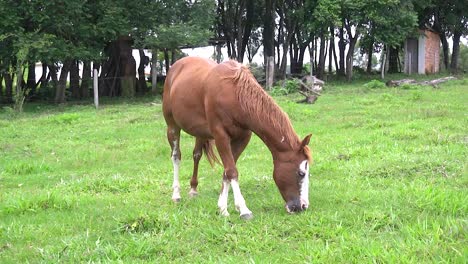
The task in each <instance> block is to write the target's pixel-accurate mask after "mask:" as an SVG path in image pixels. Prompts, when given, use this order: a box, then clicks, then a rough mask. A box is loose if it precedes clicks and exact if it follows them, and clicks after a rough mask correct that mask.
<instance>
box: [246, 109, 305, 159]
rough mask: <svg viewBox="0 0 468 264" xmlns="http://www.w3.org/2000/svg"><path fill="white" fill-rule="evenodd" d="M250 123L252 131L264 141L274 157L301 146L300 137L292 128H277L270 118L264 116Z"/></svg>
mask: <svg viewBox="0 0 468 264" xmlns="http://www.w3.org/2000/svg"><path fill="white" fill-rule="evenodd" d="M250 123H251V125H250V127H251V130H252V131H253V132H254V133H255V134H256V135H257V136H259V137H260V139H262V141H263V142H264V143H265V145H266V146H267V147H268V149H269V150H270V152H271V153H272V155H273V157H275V156H277V155H278V154H279V153H282V152H285V151H290V150H293V149H294V148H296V146H297V144H300V142H299V138H298V136H297V135H296V133H295V132H294V131H293V130H292V128H291V127H275V126H273V125H272V124H271V122H270V121H269V120H268V118H266V117H265V118H262V116H260V118H259V119H258V120H251V122H250ZM287 128H289V129H287ZM291 130H292V131H291Z"/></svg>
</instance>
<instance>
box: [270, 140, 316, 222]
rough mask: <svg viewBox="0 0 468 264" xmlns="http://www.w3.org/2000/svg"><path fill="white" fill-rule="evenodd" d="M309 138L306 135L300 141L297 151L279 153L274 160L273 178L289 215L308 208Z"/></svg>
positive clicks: (310, 159) (310, 157)
mask: <svg viewBox="0 0 468 264" xmlns="http://www.w3.org/2000/svg"><path fill="white" fill-rule="evenodd" d="M310 137H311V135H308V136H306V137H305V138H304V140H302V142H301V144H300V146H299V149H295V150H292V151H287V152H284V153H281V154H280V155H278V157H277V158H276V159H275V160H274V166H275V167H274V170H273V178H274V179H275V183H276V185H277V186H278V189H279V191H280V193H281V196H283V199H284V200H285V201H286V210H287V211H288V212H289V213H293V212H300V211H302V210H305V209H307V208H308V207H309V165H310V162H311V161H312V155H311V153H310V150H309V147H308V146H307V145H308V144H309V140H310Z"/></svg>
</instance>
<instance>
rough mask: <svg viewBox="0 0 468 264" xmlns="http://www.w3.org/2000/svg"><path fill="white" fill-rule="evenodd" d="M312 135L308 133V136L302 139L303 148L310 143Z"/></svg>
mask: <svg viewBox="0 0 468 264" xmlns="http://www.w3.org/2000/svg"><path fill="white" fill-rule="evenodd" d="M310 137H312V134H309V135H307V136H306V137H305V138H304V139H303V140H302V143H301V149H302V148H304V147H305V146H307V145H309V142H310Z"/></svg>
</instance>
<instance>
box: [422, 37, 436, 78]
mask: <svg viewBox="0 0 468 264" xmlns="http://www.w3.org/2000/svg"><path fill="white" fill-rule="evenodd" d="M424 35H425V36H426V45H425V46H426V47H425V52H424V58H425V65H424V70H425V72H426V74H430V73H438V72H439V52H440V37H439V35H438V34H437V33H434V32H432V31H429V30H425V31H424Z"/></svg>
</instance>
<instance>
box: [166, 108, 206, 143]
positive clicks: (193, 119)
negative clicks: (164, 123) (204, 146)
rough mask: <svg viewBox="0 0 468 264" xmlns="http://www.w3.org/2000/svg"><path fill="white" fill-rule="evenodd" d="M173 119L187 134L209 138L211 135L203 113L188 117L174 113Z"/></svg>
mask: <svg viewBox="0 0 468 264" xmlns="http://www.w3.org/2000/svg"><path fill="white" fill-rule="evenodd" d="M174 120H175V121H176V123H177V125H178V126H179V127H180V128H181V129H182V130H183V131H185V132H187V133H188V134H190V135H192V136H194V137H199V138H206V139H211V138H212V137H213V136H212V135H211V132H210V129H209V127H208V122H207V121H206V119H205V117H204V115H193V114H192V115H190V116H189V117H188V116H186V115H180V116H179V115H177V114H176V113H174Z"/></svg>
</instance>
